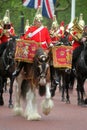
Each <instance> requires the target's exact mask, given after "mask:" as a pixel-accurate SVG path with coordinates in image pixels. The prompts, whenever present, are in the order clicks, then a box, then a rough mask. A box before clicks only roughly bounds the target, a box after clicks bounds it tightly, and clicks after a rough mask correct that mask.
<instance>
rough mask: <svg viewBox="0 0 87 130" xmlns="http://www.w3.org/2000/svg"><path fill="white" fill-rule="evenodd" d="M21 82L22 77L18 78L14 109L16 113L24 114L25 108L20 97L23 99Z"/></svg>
mask: <svg viewBox="0 0 87 130" xmlns="http://www.w3.org/2000/svg"><path fill="white" fill-rule="evenodd" d="M21 83H22V79H20V82H19V80H16V84H15V85H16V86H15V88H16V89H15V104H14V108H13V111H14V112H15V114H16V115H22V114H23V109H22V106H21V103H20V99H21Z"/></svg>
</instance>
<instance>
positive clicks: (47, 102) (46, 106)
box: [41, 82, 53, 115]
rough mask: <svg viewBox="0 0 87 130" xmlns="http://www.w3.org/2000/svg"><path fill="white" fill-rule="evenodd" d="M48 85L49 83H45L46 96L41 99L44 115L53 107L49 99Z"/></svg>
mask: <svg viewBox="0 0 87 130" xmlns="http://www.w3.org/2000/svg"><path fill="white" fill-rule="evenodd" d="M50 85H51V83H50V82H49V83H47V84H46V97H45V100H43V101H42V104H41V105H42V111H43V113H44V114H45V115H48V114H49V113H50V111H51V109H52V108H53V101H52V100H51V93H50Z"/></svg>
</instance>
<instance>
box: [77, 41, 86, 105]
mask: <svg viewBox="0 0 87 130" xmlns="http://www.w3.org/2000/svg"><path fill="white" fill-rule="evenodd" d="M75 69H76V78H77V97H78V99H77V100H78V105H83V104H87V99H84V98H85V97H84V94H85V90H84V82H85V80H86V78H87V41H86V42H85V43H84V49H83V50H82V52H81V54H80V56H79V57H78V59H77V61H76V64H75Z"/></svg>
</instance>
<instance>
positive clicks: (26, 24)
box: [24, 19, 29, 32]
mask: <svg viewBox="0 0 87 130" xmlns="http://www.w3.org/2000/svg"><path fill="white" fill-rule="evenodd" d="M28 28H29V19H26V23H25V29H24V30H25V32H26V31H27V29H28Z"/></svg>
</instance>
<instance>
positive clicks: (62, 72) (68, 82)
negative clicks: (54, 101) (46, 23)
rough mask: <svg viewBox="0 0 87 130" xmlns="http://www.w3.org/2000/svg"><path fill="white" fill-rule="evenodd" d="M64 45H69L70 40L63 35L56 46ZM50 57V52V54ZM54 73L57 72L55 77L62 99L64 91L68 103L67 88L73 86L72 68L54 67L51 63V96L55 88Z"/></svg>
mask: <svg viewBox="0 0 87 130" xmlns="http://www.w3.org/2000/svg"><path fill="white" fill-rule="evenodd" d="M61 43H62V45H66V46H68V45H69V46H70V45H71V44H70V42H69V41H68V39H67V37H66V36H65V37H64V39H62V38H61V41H60V42H59V43H58V44H56V46H59V45H60V46H61ZM50 55H51V57H52V54H50ZM55 73H56V74H57V77H58V78H59V89H61V91H62V101H65V93H66V102H67V103H70V99H69V88H73V85H74V80H75V77H74V73H73V71H72V69H68V68H66V67H65V68H59V67H58V68H54V67H53V65H51V81H52V86H51V90H50V91H51V96H52V97H53V96H54V95H55V91H56V88H57V83H56V81H55ZM61 79H62V84H61Z"/></svg>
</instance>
